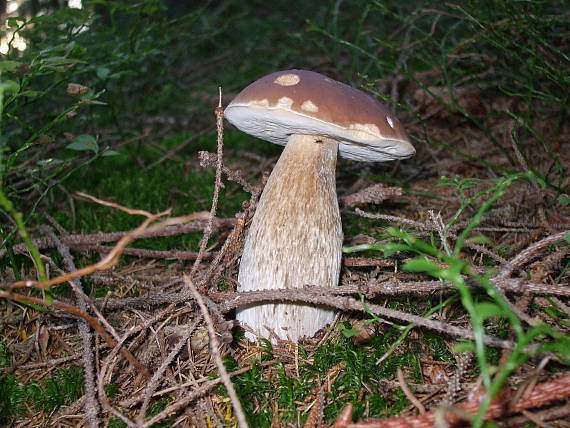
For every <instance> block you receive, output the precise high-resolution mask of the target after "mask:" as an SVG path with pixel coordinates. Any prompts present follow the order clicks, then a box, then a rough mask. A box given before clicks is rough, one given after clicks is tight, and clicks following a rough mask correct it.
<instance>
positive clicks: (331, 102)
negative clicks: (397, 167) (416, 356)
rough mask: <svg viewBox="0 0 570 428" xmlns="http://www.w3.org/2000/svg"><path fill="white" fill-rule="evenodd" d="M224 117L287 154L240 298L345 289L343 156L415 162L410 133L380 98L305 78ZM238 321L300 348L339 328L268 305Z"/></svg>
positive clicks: (323, 311) (315, 76)
mask: <svg viewBox="0 0 570 428" xmlns="http://www.w3.org/2000/svg"><path fill="white" fill-rule="evenodd" d="M224 115H225V117H226V118H227V119H228V121H229V122H231V123H232V124H233V125H235V126H236V127H237V128H239V129H240V130H242V131H244V132H246V133H248V134H251V135H253V136H255V137H258V138H260V139H262V140H266V141H270V142H272V143H276V144H281V145H284V146H285V149H284V150H283V153H282V154H281V157H280V158H279V160H278V162H277V164H276V165H275V168H274V169H273V172H272V173H271V175H270V177H269V179H268V180H267V183H266V185H265V189H264V191H263V193H262V195H261V198H260V200H259V204H258V206H257V210H256V212H255V214H254V216H253V219H252V221H251V224H250V226H249V230H248V233H247V236H246V240H245V246H244V250H243V255H242V258H241V263H240V268H239V275H238V283H239V285H238V291H252V290H264V289H293V288H298V287H302V286H305V285H314V286H320V287H335V286H337V284H338V280H339V273H340V268H341V256H342V240H343V233H342V225H341V220H340V213H339V207H338V200H337V194H336V180H335V168H336V160H337V153H340V155H341V156H342V157H345V158H348V159H353V160H357V161H364V162H383V161H390V160H395V159H405V158H408V157H410V156H412V155H413V154H414V153H415V150H414V147H413V146H412V145H411V144H410V141H409V138H408V136H407V135H406V132H405V131H404V129H403V127H402V125H401V124H400V122H399V121H398V119H396V117H395V116H394V115H393V114H392V113H391V112H390V110H389V109H388V108H387V107H386V106H385V105H383V104H381V103H380V102H378V101H377V100H376V99H375V98H373V97H372V96H370V95H368V94H366V93H364V92H362V91H360V90H358V89H355V88H353V87H351V86H348V85H345V84H344V83H341V82H338V81H336V80H333V79H330V78H328V77H326V76H323V75H322V74H319V73H315V72H312V71H306V70H285V71H278V72H276V73H272V74H269V75H267V76H265V77H262V78H261V79H259V80H257V81H255V82H253V83H252V84H251V85H249V86H248V87H247V88H245V89H244V90H243V91H241V92H240V93H239V94H238V95H237V96H236V97H235V98H234V100H233V101H232V102H231V103H230V104H229V105H228V106H227V108H226V109H225V112H224ZM236 317H237V320H238V321H239V322H240V323H242V324H246V325H248V326H249V327H250V328H251V329H252V330H253V331H255V332H257V334H258V335H259V336H260V337H264V338H269V339H270V340H272V341H273V342H275V340H276V339H277V338H280V339H288V340H291V341H292V342H297V341H298V340H299V339H300V338H302V337H303V336H313V335H314V334H315V333H316V332H317V331H318V330H319V329H321V328H323V327H324V326H326V325H327V324H329V323H331V322H332V321H333V319H334V311H333V310H332V309H329V308H324V307H315V306H313V305H309V304H296V303H295V304H292V303H263V304H253V305H250V306H247V307H243V308H241V309H239V310H238V311H237V314H236ZM247 337H248V338H250V339H255V337H254V336H252V335H251V334H249V333H248V334H247Z"/></svg>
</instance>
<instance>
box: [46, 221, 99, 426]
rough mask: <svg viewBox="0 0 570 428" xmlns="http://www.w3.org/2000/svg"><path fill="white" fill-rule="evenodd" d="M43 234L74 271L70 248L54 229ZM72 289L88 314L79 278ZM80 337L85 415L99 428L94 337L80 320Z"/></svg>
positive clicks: (82, 309) (92, 424) (78, 304)
mask: <svg viewBox="0 0 570 428" xmlns="http://www.w3.org/2000/svg"><path fill="white" fill-rule="evenodd" d="M41 230H42V232H44V233H45V234H46V235H48V236H49V237H50V239H51V240H52V241H53V242H55V244H56V247H57V249H58V251H59V254H60V255H61V256H62V258H63V262H64V264H65V268H66V269H67V270H68V271H74V270H76V268H75V263H74V261H73V256H72V255H71V253H70V251H69V248H68V247H66V246H65V245H63V243H62V242H61V241H59V239H58V237H57V236H56V235H55V233H54V231H53V229H52V228H51V227H48V226H44V227H42V228H41ZM69 283H70V285H71V287H72V289H73V290H74V292H75V296H76V299H77V306H78V308H79V310H81V311H82V312H84V313H87V311H88V308H87V296H85V294H84V293H83V290H82V289H81V283H80V282H79V278H75V279H73V280H71V281H69ZM78 323H79V325H78V329H79V335H80V337H81V342H82V344H83V354H82V359H83V367H84V384H85V402H84V405H83V409H84V410H85V415H86V417H87V421H88V422H89V426H90V427H93V428H94V427H97V426H99V423H100V421H99V410H100V409H99V403H98V402H97V398H96V390H95V365H94V361H93V347H92V344H93V336H92V334H91V331H90V330H89V324H87V323H86V322H85V321H84V320H79V322H78Z"/></svg>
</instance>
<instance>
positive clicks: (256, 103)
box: [249, 98, 269, 107]
mask: <svg viewBox="0 0 570 428" xmlns="http://www.w3.org/2000/svg"><path fill="white" fill-rule="evenodd" d="M249 105H250V106H258V107H269V100H268V99H267V98H264V99H262V100H254V101H251V102H250V103H249Z"/></svg>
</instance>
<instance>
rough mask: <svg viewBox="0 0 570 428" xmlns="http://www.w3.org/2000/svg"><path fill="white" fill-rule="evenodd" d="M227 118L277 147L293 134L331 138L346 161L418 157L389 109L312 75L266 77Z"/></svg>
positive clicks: (230, 109)
mask: <svg viewBox="0 0 570 428" xmlns="http://www.w3.org/2000/svg"><path fill="white" fill-rule="evenodd" d="M224 115H225V117H226V118H227V119H228V120H229V121H230V122H231V123H232V124H234V125H235V126H236V127H237V128H239V129H241V130H242V131H244V132H246V133H248V134H250V135H253V136H255V137H258V138H261V139H262V140H267V141H271V142H273V143H276V144H281V145H285V144H287V141H288V139H289V136H290V135H292V134H307V135H322V136H324V137H329V138H333V139H335V140H337V141H338V142H339V152H340V155H341V156H343V157H345V158H348V159H354V160H359V161H366V162H376V161H389V160H394V159H405V158H408V157H410V156H412V155H413V154H414V153H415V149H414V147H413V146H412V145H411V144H410V141H409V138H408V136H407V134H406V132H405V131H404V128H403V127H402V125H401V124H400V122H399V121H398V119H397V118H396V117H395V116H394V115H393V114H392V113H391V112H390V110H389V109H388V108H387V107H386V106H385V105H383V104H381V103H379V102H378V101H377V100H376V99H375V98H373V97H371V96H370V95H368V94H366V93H364V92H362V91H360V90H358V89H355V88H353V87H351V86H348V85H345V84H344V83H341V82H338V81H336V80H333V79H330V78H328V77H326V76H323V75H322V74H319V73H315V72H313V71H307V70H285V71H278V72H276V73H272V74H268V75H267V76H265V77H262V78H261V79H259V80H256V81H255V82H253V83H252V84H251V85H249V86H248V87H247V88H245V89H244V90H243V91H241V92H240V93H239V94H238V95H237V96H236V97H235V98H234V100H233V101H232V102H231V103H230V104H229V105H228V107H227V108H226V110H225V113H224Z"/></svg>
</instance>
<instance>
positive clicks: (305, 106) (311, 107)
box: [301, 100, 319, 112]
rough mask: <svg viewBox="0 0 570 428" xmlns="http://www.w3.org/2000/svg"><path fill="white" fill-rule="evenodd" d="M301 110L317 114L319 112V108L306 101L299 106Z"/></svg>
mask: <svg viewBox="0 0 570 428" xmlns="http://www.w3.org/2000/svg"><path fill="white" fill-rule="evenodd" d="M301 110H305V111H312V112H317V111H319V108H318V107H317V106H316V105H314V104H313V102H312V101H311V100H307V101H305V102H304V103H303V104H301Z"/></svg>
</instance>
